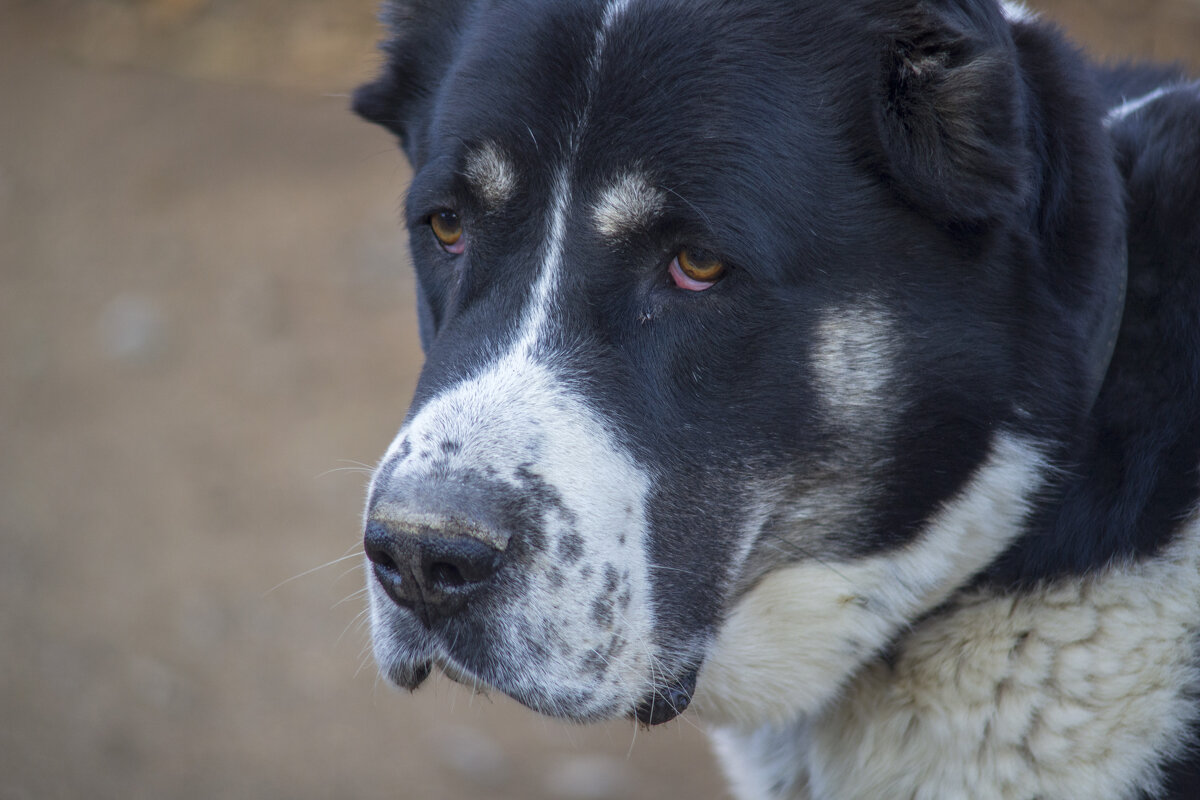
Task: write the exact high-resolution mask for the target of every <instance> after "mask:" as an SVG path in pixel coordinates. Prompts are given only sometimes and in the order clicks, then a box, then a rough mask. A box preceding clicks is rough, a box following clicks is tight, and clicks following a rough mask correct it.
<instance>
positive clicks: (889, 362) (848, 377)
mask: <svg viewBox="0 0 1200 800" xmlns="http://www.w3.org/2000/svg"><path fill="white" fill-rule="evenodd" d="M896 340H897V338H896V333H895V330H894V325H893V324H892V320H891V317H890V316H889V315H888V313H887V311H886V310H885V309H883V308H882V307H880V306H878V305H876V304H874V303H871V302H870V301H863V302H861V303H859V304H857V305H854V306H846V307H842V308H835V309H831V310H829V311H827V312H825V314H824V315H823V316H822V318H821V320H820V322H819V323H818V324H817V326H816V329H815V331H814V341H813V350H812V366H813V369H814V371H815V372H816V385H817V389H818V391H819V392H820V393H821V396H822V399H823V400H824V401H825V405H826V407H827V410H828V411H829V412H830V415H831V417H833V418H834V419H840V420H845V421H847V422H850V423H861V422H864V420H863V419H861V417H862V416H863V414H864V413H865V414H867V415H869V419H868V420H865V421H866V422H868V423H869V426H870V427H871V429H872V430H873V431H874V432H875V436H876V438H877V437H878V429H879V428H878V426H879V415H880V414H883V413H887V411H888V410H889V409H894V408H895V395H894V394H893V393H892V392H891V391H890V390H891V389H892V388H893V380H894V372H895V368H894V365H895V364H896V362H897V357H896V356H897V354H896V347H895V342H896Z"/></svg>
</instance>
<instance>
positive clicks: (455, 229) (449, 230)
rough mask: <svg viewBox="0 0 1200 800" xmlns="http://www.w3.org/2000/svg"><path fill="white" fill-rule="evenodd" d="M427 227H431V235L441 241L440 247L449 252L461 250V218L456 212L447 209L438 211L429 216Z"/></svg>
mask: <svg viewBox="0 0 1200 800" xmlns="http://www.w3.org/2000/svg"><path fill="white" fill-rule="evenodd" d="M429 227H430V228H432V229H433V235H434V236H436V237H437V240H438V241H439V242H441V243H442V247H444V248H446V250H448V251H450V252H451V253H461V252H462V248H463V245H464V244H465V243H464V242H463V241H462V235H463V228H462V220H460V219H459V218H458V214H456V213H455V212H453V211H450V210H449V209H446V210H444V211H439V212H437V213H436V214H434V215H433V216H432V217H430V218H429Z"/></svg>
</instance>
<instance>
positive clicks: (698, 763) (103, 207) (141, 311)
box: [0, 0, 1200, 800]
mask: <svg viewBox="0 0 1200 800" xmlns="http://www.w3.org/2000/svg"><path fill="white" fill-rule="evenodd" d="M1049 5H1051V6H1053V11H1054V13H1055V14H1056V15H1059V16H1061V18H1063V19H1083V20H1084V22H1083V23H1081V25H1082V27H1083V29H1084V30H1085V31H1086V32H1087V33H1088V35H1089V36H1091V37H1092V38H1093V39H1094V40H1095V41H1099V42H1102V43H1103V42H1105V41H1108V42H1109V45H1108V50H1109V52H1116V53H1123V54H1127V53H1130V52H1141V53H1153V54H1155V55H1158V56H1166V57H1177V56H1183V57H1187V56H1189V55H1191V56H1192V57H1193V58H1194V57H1195V54H1196V53H1197V52H1198V48H1197V47H1196V46H1195V45H1196V43H1197V42H1200V3H1197V2H1196V0H1178V2H1175V3H1167V2H1158V3H1141V4H1137V8H1139V9H1141V11H1139V13H1138V15H1131V14H1130V13H1129V12H1127V11H1126V9H1127V8H1130V7H1132V6H1133V4H1128V5H1125V4H1118V3H1116V2H1098V3H1094V4H1092V5H1091V6H1090V8H1091V10H1090V11H1089V12H1088V13H1087V14H1081V13H1080V12H1079V10H1078V8H1077V7H1076V6H1078V5H1079V4H1074V5H1073V4H1071V3H1068V2H1054V3H1050V4H1049ZM372 7H373V0H353V2H349V1H348V0H341V1H340V2H333V0H328V1H327V2H318V1H317V0H295V1H294V2H290V3H288V2H279V1H278V0H276V1H275V2H268V1H267V0H254V2H250V0H239V1H238V2H233V0H137V1H135V0H24V1H21V0H0V98H3V111H2V112H0V800H18V798H57V797H63V798H73V797H81V796H88V797H93V798H141V797H145V798H162V797H172V798H207V797H229V798H268V797H278V798H332V797H339V798H340V797H356V798H375V797H378V798H384V797H388V798H435V800H436V799H437V798H467V797H489V798H538V797H544V798H551V797H565V798H570V797H577V798H586V797H595V798H608V797H614V798H615V797H627V798H662V797H694V798H704V797H712V798H716V797H723V796H725V795H724V790H723V789H722V788H720V787H721V782H720V780H719V778H718V777H717V775H716V772H715V770H714V768H713V766H712V765H711V760H710V757H709V755H708V751H707V747H706V745H705V743H704V741H703V738H702V736H701V735H700V733H699V729H698V728H697V723H696V722H695V721H694V720H692V719H691V718H689V717H685V718H684V719H683V720H681V721H677V722H674V723H672V724H670V725H668V726H665V727H664V728H662V729H655V730H653V731H641V732H637V731H635V729H634V728H633V727H632V726H631V725H630V724H627V723H615V724H611V725H602V726H597V727H590V728H581V727H575V726H569V725H564V724H561V723H557V722H553V721H549V720H545V719H542V718H539V717H537V716H535V715H534V714H532V713H531V712H528V711H526V710H524V709H521V708H519V707H517V706H515V705H514V704H513V703H511V702H509V701H507V700H505V699H504V698H502V697H493V698H481V697H475V698H472V697H470V696H469V694H468V693H467V692H465V691H464V690H462V689H459V688H457V687H455V686H453V685H450V684H447V683H438V684H435V685H434V686H433V687H432V688H427V689H424V690H422V691H421V692H419V693H417V694H416V695H414V696H412V697H409V696H405V695H401V694H398V693H395V692H393V691H390V690H388V689H386V688H385V687H383V686H382V685H380V684H379V683H378V682H377V680H376V678H375V675H374V670H373V667H372V665H371V664H370V663H369V660H368V659H367V657H366V653H365V651H364V647H365V645H366V636H365V633H364V631H363V630H362V628H361V625H360V623H359V621H358V620H359V617H358V614H359V611H360V610H361V608H362V598H361V596H360V594H359V587H360V584H361V581H360V573H359V569H358V556H357V555H356V554H355V551H356V548H357V545H358V541H359V535H360V534H359V530H358V515H359V509H360V504H361V500H362V493H363V486H364V481H365V475H364V473H363V471H362V470H360V469H359V468H358V465H360V464H371V463H373V462H374V461H375V459H376V458H377V457H378V455H379V454H380V453H381V452H382V450H383V448H384V447H385V446H386V444H387V442H388V441H389V439H390V437H391V436H392V434H393V433H394V430H395V428H396V426H397V425H398V424H399V422H400V420H401V418H402V416H403V413H404V407H405V404H406V402H407V399H408V397H409V394H410V392H411V389H412V386H413V383H414V381H415V378H416V375H417V371H418V369H419V363H420V358H419V352H418V348H417V345H416V342H415V323H414V318H413V312H412V308H411V306H412V284H411V279H410V276H409V272H408V268H407V266H406V263H405V260H406V256H405V255H404V249H405V243H404V236H403V234H402V232H401V231H400V229H399V226H398V224H397V220H396V217H397V214H396V209H397V206H398V202H397V198H398V196H399V195H400V192H401V190H402V187H403V185H404V183H405V181H406V180H407V175H408V172H407V168H406V167H405V166H404V165H403V163H402V161H401V159H400V157H399V156H398V155H397V153H396V152H395V150H394V147H393V145H392V143H391V142H390V141H389V139H388V137H387V136H386V135H385V134H383V133H382V132H380V131H376V130H373V129H371V128H369V127H368V126H366V125H364V124H361V123H359V122H357V121H356V120H355V119H353V118H352V117H351V116H350V115H349V114H348V113H347V112H346V110H345V106H346V99H345V97H344V93H345V91H346V89H347V87H350V86H352V85H353V84H354V82H355V81H356V80H359V79H361V78H363V77H365V76H366V75H367V74H368V72H369V70H370V68H371V65H372V64H373V61H374V59H373V56H372V50H371V41H372V39H373V37H374V36H375V35H376V32H375V30H374V25H373V19H372V13H373V12H372V10H371V9H372ZM285 8H286V11H287V13H286V14H284V13H282V11H283V9H285ZM1106 25H1108V27H1105V26H1106ZM1189 26H1190V27H1189ZM1114 31H1115V32H1116V33H1114ZM1105 37H1108V38H1107V39H1106V38H1105ZM1131 43H1132V44H1131ZM1130 48H1132V50H1131V49H1130ZM347 555H349V556H350V557H349V558H348V559H347V560H342V561H339V560H338V559H340V558H342V557H343V556H347ZM325 564H328V566H322V565H325Z"/></svg>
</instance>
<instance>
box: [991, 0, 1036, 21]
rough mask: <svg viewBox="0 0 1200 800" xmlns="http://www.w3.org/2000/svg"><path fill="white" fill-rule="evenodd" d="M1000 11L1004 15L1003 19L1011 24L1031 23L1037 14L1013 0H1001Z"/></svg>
mask: <svg viewBox="0 0 1200 800" xmlns="http://www.w3.org/2000/svg"><path fill="white" fill-rule="evenodd" d="M1000 10H1001V11H1002V12H1003V13H1004V18H1005V19H1006V20H1008V21H1009V22H1012V23H1019V22H1032V21H1033V20H1035V19H1037V14H1035V13H1033V12H1032V11H1030V10H1029V9H1028V8H1026V7H1025V6H1024V5H1023V4H1021V3H1017V2H1014V1H1013V0H1002V2H1001V3H1000Z"/></svg>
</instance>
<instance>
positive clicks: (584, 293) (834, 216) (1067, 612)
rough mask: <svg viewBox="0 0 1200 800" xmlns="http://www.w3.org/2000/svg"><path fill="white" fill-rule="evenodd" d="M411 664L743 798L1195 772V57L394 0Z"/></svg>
mask: <svg viewBox="0 0 1200 800" xmlns="http://www.w3.org/2000/svg"><path fill="white" fill-rule="evenodd" d="M383 18H384V20H385V22H386V24H387V25H388V27H389V31H390V33H389V36H388V38H387V39H386V40H385V42H384V44H383V45H382V49H383V53H384V56H385V64H384V66H383V68H382V71H381V73H380V74H379V76H378V78H377V79H375V80H374V81H372V82H371V83H369V84H367V85H365V86H363V87H361V88H360V89H359V90H358V91H357V92H356V94H355V96H354V101H353V104H354V108H355V110H356V111H357V113H358V114H360V115H361V116H363V117H365V118H366V119H367V120H370V121H372V122H375V123H378V124H380V125H383V126H385V127H386V128H388V129H389V130H390V131H391V132H393V133H394V134H395V136H396V137H397V139H398V141H399V144H400V146H401V148H402V149H403V152H404V154H405V155H406V156H407V158H408V159H409V161H410V162H411V164H412V166H413V171H414V177H413V179H412V183H411V186H410V188H409V189H408V193H407V199H406V203H405V221H406V224H407V227H408V229H409V233H410V247H411V252H412V260H413V263H414V265H415V270H416V274H417V286H418V291H417V302H418V311H419V320H420V325H419V328H420V337H421V342H422V345H423V348H424V351H425V355H426V363H425V366H424V368H423V371H422V373H421V376H420V380H419V383H418V386H417V388H416V392H415V396H414V397H413V399H412V403H411V406H410V408H409V411H408V414H407V417H406V419H405V421H404V423H403V427H402V428H401V429H400V431H399V433H398V435H397V436H396V438H395V440H394V441H393V442H392V443H391V446H390V447H389V448H388V450H387V452H386V454H385V455H384V457H383V458H382V460H381V461H380V463H379V465H378V467H377V468H376V470H375V471H374V474H373V477H372V480H371V485H370V488H369V496H368V499H367V504H366V512H365V523H364V528H365V533H364V548H365V556H366V559H365V564H366V572H367V583H368V595H369V609H370V619H371V626H372V638H373V646H374V652H375V657H376V660H377V662H378V664H379V667H380V670H381V672H382V674H383V675H384V676H386V678H387V679H388V680H389V681H390V682H391V683H393V684H395V685H396V686H398V687H403V688H405V689H409V690H413V689H416V688H417V687H418V686H419V685H420V684H421V683H422V682H423V681H424V680H425V679H426V677H427V676H428V675H429V674H430V672H431V670H433V669H435V668H436V669H438V670H440V671H442V672H444V673H446V674H448V675H449V676H450V677H451V678H453V679H456V680H459V681H462V682H464V683H466V684H468V685H471V686H476V687H490V688H492V689H494V690H498V691H500V692H503V693H505V694H508V695H509V696H511V697H513V698H515V699H516V700H517V701H519V702H520V703H523V704H524V705H526V706H528V707H530V708H532V709H534V710H536V711H538V712H541V713H543V714H548V715H552V716H556V717H562V718H567V719H570V720H575V721H593V720H604V719H612V718H620V717H633V718H636V719H637V720H639V721H640V722H641V723H644V724H645V725H647V726H651V725H658V724H661V723H664V722H667V721H668V720H671V719H672V718H674V717H675V716H676V715H678V714H680V713H682V712H683V711H684V710H685V709H690V711H689V713H690V714H695V715H696V718H697V719H698V720H700V721H701V722H702V723H703V724H704V725H705V726H706V727H707V728H708V729H709V730H710V731H711V734H712V738H713V740H714V743H715V750H716V752H717V753H718V756H719V759H720V761H721V763H722V765H723V768H724V770H725V772H726V774H727V775H728V777H729V779H730V782H731V785H732V787H733V790H734V792H735V794H736V796H738V797H740V798H812V799H814V800H815V799H817V798H822V799H835V800H844V799H845V798H868V799H869V798H974V799H977V800H984V799H986V798H1022V799H1023V798H1029V799H1030V800H1033V798H1055V799H1061V798H1087V800H1100V798H1143V797H1145V798H1166V797H1171V798H1184V797H1189V798H1194V797H1200V779H1197V777H1196V775H1197V770H1198V769H1200V757H1198V755H1197V753H1198V751H1197V744H1198V743H1197V735H1196V734H1197V722H1198V713H1197V691H1198V688H1200V664H1198V657H1197V645H1198V640H1197V637H1198V632H1197V627H1198V624H1200V506H1198V501H1200V469H1198V466H1200V84H1198V83H1196V82H1193V81H1191V80H1190V79H1189V78H1188V77H1187V76H1186V75H1185V74H1184V73H1183V72H1181V71H1179V70H1174V69H1168V68H1159V67H1147V66H1136V65H1121V66H1111V65H1109V66H1102V65H1098V64H1095V63H1093V62H1090V61H1089V60H1087V59H1086V58H1085V57H1084V56H1083V55H1081V54H1080V53H1079V52H1078V51H1077V50H1076V49H1075V48H1074V47H1073V46H1072V45H1070V44H1069V43H1067V41H1066V40H1065V39H1064V37H1063V36H1062V35H1061V34H1060V32H1059V31H1057V30H1056V29H1055V28H1054V26H1052V25H1050V24H1048V23H1046V22H1045V21H1043V20H1041V19H1039V18H1038V17H1037V16H1035V15H1033V14H1031V13H1029V12H1026V11H1024V10H1023V9H1021V8H1020V7H1017V6H1014V5H1001V4H997V3H995V2H992V1H991V0H573V1H572V2H565V0H397V1H396V2H391V3H388V4H386V5H385V8H384V12H383Z"/></svg>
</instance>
